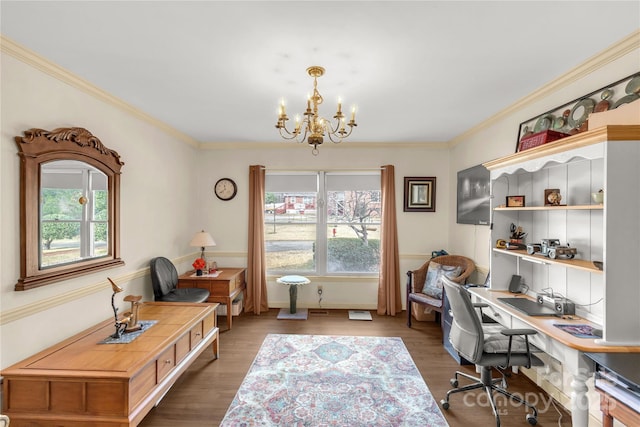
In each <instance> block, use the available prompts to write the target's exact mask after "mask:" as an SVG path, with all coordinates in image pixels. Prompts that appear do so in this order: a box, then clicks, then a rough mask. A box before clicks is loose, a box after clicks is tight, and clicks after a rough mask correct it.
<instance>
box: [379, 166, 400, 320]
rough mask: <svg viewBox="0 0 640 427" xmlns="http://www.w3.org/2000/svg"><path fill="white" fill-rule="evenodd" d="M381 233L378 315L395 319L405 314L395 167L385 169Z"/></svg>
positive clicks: (382, 179) (383, 171)
mask: <svg viewBox="0 0 640 427" xmlns="http://www.w3.org/2000/svg"><path fill="white" fill-rule="evenodd" d="M381 181H382V182H381V189H382V232H381V234H380V281H379V284H378V314H381V315H382V314H388V315H390V316H395V315H396V313H400V312H402V299H401V297H400V260H399V256H398V226H397V219H396V187H395V168H394V167H393V165H386V166H383V167H382V174H381Z"/></svg>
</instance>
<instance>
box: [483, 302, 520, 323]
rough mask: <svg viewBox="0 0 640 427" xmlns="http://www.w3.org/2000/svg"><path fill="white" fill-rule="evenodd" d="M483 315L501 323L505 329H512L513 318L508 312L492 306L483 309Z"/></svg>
mask: <svg viewBox="0 0 640 427" xmlns="http://www.w3.org/2000/svg"><path fill="white" fill-rule="evenodd" d="M482 313H483V314H486V315H487V316H489V317H490V318H492V319H493V320H495V321H496V322H498V323H500V324H501V325H502V326H504V327H505V328H512V327H513V326H511V325H512V321H513V320H512V316H511V315H510V314H509V313H507V312H506V311H504V310H502V309H501V308H498V307H496V306H492V305H490V306H489V307H483V308H482Z"/></svg>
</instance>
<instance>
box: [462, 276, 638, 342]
mask: <svg viewBox="0 0 640 427" xmlns="http://www.w3.org/2000/svg"><path fill="white" fill-rule="evenodd" d="M469 292H471V294H472V295H476V296H477V297H479V298H480V299H482V300H484V301H486V302H487V303H488V304H490V305H495V306H497V307H499V308H500V309H501V310H504V311H506V312H507V313H509V314H510V315H511V316H513V317H515V318H517V319H519V320H521V321H523V322H524V323H526V324H528V325H530V326H531V327H532V328H533V329H536V330H538V331H540V332H542V333H543V334H545V335H548V336H549V337H551V338H553V339H554V340H556V341H558V342H560V343H562V344H564V345H566V346H567V347H570V348H574V349H576V350H580V351H582V352H587V353H640V346H615V345H604V344H598V343H597V342H596V339H592V338H578V337H575V336H573V335H571V334H569V333H568V332H565V331H563V330H561V329H558V328H557V327H555V326H554V325H555V324H565V325H566V324H569V325H570V324H575V325H585V324H586V325H590V326H593V327H599V326H598V325H596V324H594V323H593V322H590V321H588V320H587V319H584V318H582V317H580V316H576V315H572V316H570V317H571V318H568V317H566V316H565V318H559V317H555V316H549V317H547V316H527V315H526V314H525V313H522V312H521V311H518V310H516V309H515V308H513V307H511V306H509V305H507V304H504V303H503V302H502V301H498V298H513V297H516V296H517V294H516V295H514V294H512V293H511V292H509V291H498V290H491V289H487V288H469ZM520 298H528V299H531V300H533V298H531V297H529V296H524V295H522V296H520Z"/></svg>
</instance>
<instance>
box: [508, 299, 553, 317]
mask: <svg viewBox="0 0 640 427" xmlns="http://www.w3.org/2000/svg"><path fill="white" fill-rule="evenodd" d="M498 301H500V302H502V303H503V304H506V305H508V306H510V307H513V308H515V309H516V310H518V311H520V312H522V313H524V314H526V315H529V316H555V315H556V314H557V313H556V312H555V310H553V309H552V308H551V307H547V306H545V305H543V304H538V303H537V302H536V301H532V300H530V299H527V298H498Z"/></svg>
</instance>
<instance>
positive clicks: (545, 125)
mask: <svg viewBox="0 0 640 427" xmlns="http://www.w3.org/2000/svg"><path fill="white" fill-rule="evenodd" d="M553 121H554V118H553V114H545V115H544V116H542V117H540V118H539V119H538V121H537V122H536V125H535V126H534V127H533V133H538V132H542V131H543V130H547V129H549V128H551V125H552V124H553Z"/></svg>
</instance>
